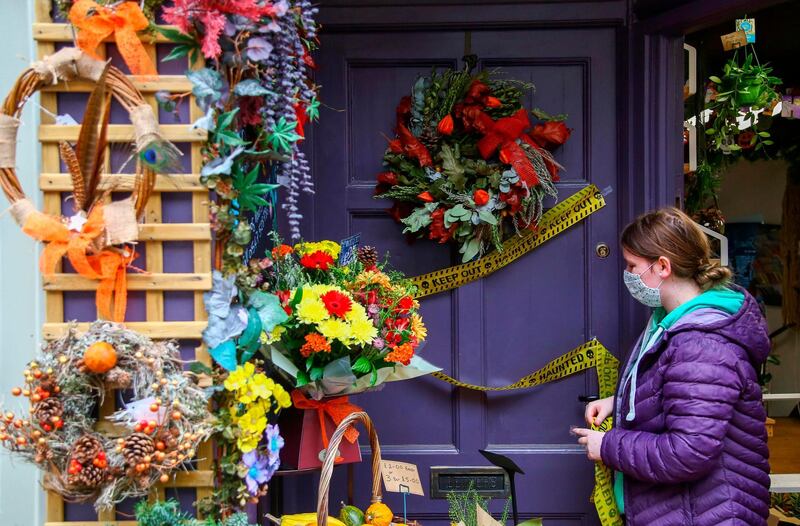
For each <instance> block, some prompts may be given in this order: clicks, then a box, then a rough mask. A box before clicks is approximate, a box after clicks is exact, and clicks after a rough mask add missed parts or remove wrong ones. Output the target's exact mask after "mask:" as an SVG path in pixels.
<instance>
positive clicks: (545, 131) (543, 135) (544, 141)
mask: <svg viewBox="0 0 800 526" xmlns="http://www.w3.org/2000/svg"><path fill="white" fill-rule="evenodd" d="M571 134H572V130H571V129H569V128H567V125H566V124H564V123H563V122H562V121H547V122H545V123H544V124H537V125H536V126H534V127H533V129H532V130H531V132H530V133H529V134H528V135H530V138H531V139H533V140H534V141H535V142H536V144H538V145H539V146H541V147H542V148H546V149H548V150H553V149H555V148H557V147H559V146H561V145H562V144H564V143H565V142H567V139H569V136H570V135H571Z"/></svg>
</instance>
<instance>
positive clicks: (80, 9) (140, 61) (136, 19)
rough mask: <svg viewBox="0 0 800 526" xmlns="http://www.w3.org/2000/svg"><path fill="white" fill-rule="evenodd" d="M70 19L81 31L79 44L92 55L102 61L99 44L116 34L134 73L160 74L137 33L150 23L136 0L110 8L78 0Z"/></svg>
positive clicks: (127, 62)
mask: <svg viewBox="0 0 800 526" xmlns="http://www.w3.org/2000/svg"><path fill="white" fill-rule="evenodd" d="M69 21H70V22H72V25H74V26H75V27H77V28H78V29H79V30H80V31H79V32H78V42H77V43H78V47H79V48H81V49H82V50H83V51H84V52H86V53H87V54H88V55H89V56H91V57H93V58H96V59H98V60H100V59H101V57H99V56H98V55H97V53H96V50H97V47H98V46H99V45H100V43H101V42H103V40H105V39H106V38H107V37H109V36H110V35H112V34H113V35H114V38H115V39H116V41H117V48H118V49H119V52H120V54H121V55H122V58H123V59H124V60H125V64H127V65H128V67H129V68H130V70H131V73H133V74H134V75H157V74H158V72H157V71H156V66H155V65H154V64H153V61H152V60H150V56H149V55H148V54H147V51H146V50H145V48H144V46H143V45H142V41H141V40H139V36H138V35H137V34H136V32H137V31H141V30H142V29H146V28H147V27H148V26H149V25H150V22H149V21H148V20H147V17H145V16H144V13H142V10H141V8H140V7H139V5H138V3H137V2H123V3H122V4H120V5H118V6H117V7H115V8H109V7H105V6H101V5H99V4H97V3H96V2H94V0H78V1H77V2H75V3H74V4H73V5H72V8H71V9H70V10H69Z"/></svg>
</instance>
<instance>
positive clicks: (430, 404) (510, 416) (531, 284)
mask: <svg viewBox="0 0 800 526" xmlns="http://www.w3.org/2000/svg"><path fill="white" fill-rule="evenodd" d="M471 38H472V51H473V52H474V53H476V54H478V56H479V57H480V59H481V63H480V67H482V68H485V69H495V68H499V69H501V70H502V71H504V72H506V73H507V74H508V75H509V76H510V77H513V78H518V79H522V80H528V81H531V82H533V83H534V84H535V85H536V88H537V90H536V93H535V94H532V95H530V96H529V99H528V100H527V101H526V107H528V108H531V109H532V108H534V107H540V108H542V109H544V110H546V111H549V112H553V113H568V114H569V120H568V124H569V126H570V127H571V128H574V132H573V135H572V138H571V140H570V142H569V143H568V144H567V145H566V146H565V147H564V148H563V149H562V150H561V151H560V152H559V153H558V154H557V158H558V160H559V161H560V162H562V163H563V164H564V165H565V166H566V167H567V172H565V173H564V174H563V178H562V182H561V183H560V184H559V192H560V195H561V196H562V197H567V196H568V195H570V194H572V193H573V192H575V191H577V190H578V189H580V188H582V187H583V186H584V185H586V184H587V183H589V182H591V183H594V184H596V185H597V186H599V187H601V188H605V187H607V186H615V185H616V180H617V156H618V145H617V135H618V131H617V128H618V127H617V120H616V100H617V95H616V89H617V86H616V75H615V73H616V49H615V46H616V38H617V37H616V33H615V30H613V29H606V28H585V29H558V30H513V31H501V30H497V31H474V32H473V33H472V37H471ZM463 53H464V33H463V32H459V31H419V32H406V33H402V32H400V33H388V34H378V33H346V32H342V33H334V34H329V35H326V36H325V38H324V41H323V45H322V50H321V52H320V53H319V63H320V64H322V65H323V67H322V68H321V69H320V71H319V74H318V78H317V80H318V82H319V83H320V84H322V85H323V86H324V90H325V91H324V93H325V103H326V104H327V106H329V108H330V109H326V110H324V111H323V115H322V119H321V122H320V124H319V125H318V126H317V127H316V128H315V132H314V139H313V159H312V162H313V165H312V166H314V170H315V180H316V184H317V193H316V195H315V197H314V203H313V218H314V219H313V223H314V225H313V226H314V229H313V235H314V237H316V238H331V239H341V238H343V237H346V236H347V235H350V234H353V233H357V232H361V234H362V242H363V243H366V244H372V245H375V246H377V247H379V249H380V250H381V251H382V252H385V251H388V252H389V253H390V254H391V258H392V263H393V265H394V266H396V267H397V268H399V269H400V270H403V271H404V272H406V273H407V274H409V275H416V274H420V273H423V272H428V271H431V270H436V269H439V268H442V267H445V266H448V265H451V264H455V263H458V261H459V258H458V257H457V256H458V254H456V253H455V252H454V251H453V250H452V249H451V248H450V247H447V246H440V245H435V244H433V243H430V242H426V241H422V242H417V243H415V244H413V245H410V246H409V245H408V244H406V242H405V240H404V238H403V236H402V235H401V234H400V228H399V226H398V225H396V224H394V222H393V221H392V220H391V219H390V218H389V217H388V216H387V215H386V214H385V212H384V209H385V208H387V207H388V204H387V203H386V202H383V201H376V200H374V199H373V198H372V193H373V188H374V177H375V174H376V173H377V172H379V171H380V170H381V158H382V154H383V150H384V149H385V147H386V140H385V139H384V137H383V136H382V133H385V134H387V135H388V134H391V130H392V127H393V124H394V122H393V121H394V114H395V112H394V108H395V105H396V104H397V102H398V101H399V99H400V97H401V96H403V95H405V94H407V93H408V92H409V90H410V87H411V85H412V83H413V81H414V79H415V78H416V76H417V75H418V74H420V73H427V72H429V71H430V69H431V68H432V67H433V66H442V67H448V66H456V67H461V65H462V63H461V60H460V59H461V56H462V55H463ZM335 110H336V111H335ZM341 110H343V111H341ZM615 195H616V194H614V193H612V194H611V195H610V196H609V197H608V198H607V200H608V206H607V208H605V209H604V210H603V211H601V212H599V213H597V214H595V215H594V216H592V217H591V219H590V220H588V221H587V222H584V223H581V224H579V225H577V226H575V227H573V228H571V229H570V230H568V231H567V232H565V233H563V234H561V235H560V236H559V237H557V238H556V239H555V240H553V241H550V242H548V243H547V244H545V245H543V246H542V247H540V248H539V249H537V250H536V251H534V252H533V253H531V254H528V255H526V256H525V257H524V258H522V259H521V260H519V261H518V262H516V263H514V264H513V265H511V266H509V267H507V268H505V269H503V270H502V271H500V272H497V273H495V274H493V275H492V276H490V277H488V278H486V279H484V280H482V281H480V282H476V283H472V284H469V285H466V286H464V287H461V288H460V289H458V290H455V291H452V292H449V293H443V294H439V295H437V296H433V297H430V298H426V299H424V300H423V302H422V312H423V315H424V317H425V320H426V322H427V324H428V326H429V334H430V337H429V341H428V342H427V345H426V346H425V348H424V349H423V350H422V353H423V355H424V356H425V357H426V358H427V359H429V360H431V361H432V362H434V363H436V364H438V365H440V366H442V367H443V368H444V369H445V371H446V372H448V373H449V374H451V375H453V376H456V377H458V378H459V379H462V380H464V381H467V382H472V383H480V384H488V385H503V384H507V383H511V382H513V381H515V380H517V379H518V378H519V377H521V376H523V375H525V374H527V373H528V372H530V371H532V370H533V369H535V368H538V367H541V366H542V365H544V364H545V363H546V362H548V361H549V360H551V359H553V358H554V357H556V356H558V355H560V354H562V353H564V352H566V351H568V350H570V349H572V348H573V347H575V346H577V345H579V344H580V343H583V342H584V341H585V340H587V339H588V338H590V337H592V336H597V337H598V338H600V339H601V340H602V341H603V342H604V343H605V344H606V345H607V346H608V347H609V348H611V349H612V350H614V351H616V348H617V344H618V339H619V334H618V332H619V331H618V324H617V322H616V320H617V307H618V299H619V296H618V291H619V287H618V278H619V276H618V274H619V260H618V256H617V254H612V257H609V258H608V259H600V258H598V257H596V256H595V255H594V247H595V245H596V244H597V243H598V242H601V241H605V242H607V243H609V245H610V246H612V248H613V249H614V250H615V251H616V249H615V248H614V247H615V246H616V245H615V240H616V237H617V229H618V225H617V223H616V218H617V214H616V211H615V208H616V204H615ZM595 391H596V380H595V378H594V373H587V374H584V375H577V376H574V377H571V378H568V379H565V380H563V381H561V382H558V383H553V384H549V385H546V386H543V387H540V388H537V389H533V390H527V391H517V392H512V393H491V394H482V393H477V392H469V391H461V390H455V389H452V388H451V387H450V386H448V385H447V384H444V383H442V382H440V381H438V380H435V379H433V378H423V379H419V380H415V381H409V382H401V383H398V384H392V385H388V386H386V388H385V389H384V390H383V391H381V392H378V393H370V394H365V395H361V396H358V397H356V398H355V399H354V402H356V403H358V404H359V405H362V406H363V407H364V408H365V409H366V410H367V411H368V412H369V414H370V415H371V416H372V418H373V419H374V420H375V423H376V426H377V429H378V432H379V436H380V438H381V444H382V447H383V451H384V456H385V457H387V458H392V459H397V460H404V461H408V462H413V463H415V464H417V465H419V467H420V474H421V476H422V478H423V481H424V482H425V486H426V487H427V480H428V477H429V468H430V466H432V465H472V466H480V465H486V462H485V460H483V458H482V457H481V456H480V455H479V454H478V449H483V448H489V449H492V450H494V451H498V452H503V453H505V454H508V455H510V456H512V457H513V458H514V459H515V461H516V462H517V463H518V464H519V465H520V466H521V467H522V468H523V469H524V470H525V472H526V474H525V475H524V476H522V477H521V478H519V479H518V480H519V482H518V492H519V509H520V513H521V515H522V516H523V517H532V516H544V517H546V519H547V523H548V524H595V523H596V519H595V518H594V511H593V507H592V505H591V504H589V502H588V497H589V494H590V492H591V488H592V485H593V477H592V473H593V468H592V465H591V463H590V462H588V461H587V460H586V458H585V455H584V454H583V452H582V451H581V450H579V449H578V448H577V447H576V446H575V445H574V440H573V439H572V437H571V436H570V435H569V433H568V430H569V426H570V425H571V424H580V423H581V421H582V412H583V405H582V404H580V403H579V402H578V400H577V398H578V396H579V395H582V394H593V393H594V392H595ZM338 471H339V473H337V480H342V477H343V473H344V470H343V469H340V470H338ZM286 483H287V485H286V500H285V505H286V510H287V511H288V512H293V511H300V510H308V509H310V508H312V507H313V504H312V501H313V497H314V493H315V486H312V485H311V484H312V483H311V481H310V480H309V479H308V478H304V479H294V480H292V479H289V480H287V481H286ZM368 483H369V466H368V463H367V462H365V463H363V464H362V465H359V466H357V467H356V499H357V502H356V504H359V505H366V504H367V502H366V499H367V497H368ZM337 486H338V487H339V488H341V487H343V485H337V484H334V488H336V487H337ZM341 499H342V494H341V492H339V493H336V492H335V493H334V495H332V497H331V502H334V503H338V502H339V500H341ZM387 501H388V503H389V504H390V506H393V509H395V510H398V509H402V505H401V500H400V499H399V497H398V496H397V495H389V496H388V497H387ZM495 504H496V508H498V509H499V504H500V503H499V502H498V503H495ZM493 508H494V507H493ZM410 510H411V511H412V516H413V517H414V518H417V519H419V520H421V521H423V522H424V523H426V525H427V524H428V523H432V524H433V523H436V524H446V523H447V522H449V520H448V518H447V504H446V501H443V500H429V499H421V498H413V497H412V498H411V501H410Z"/></svg>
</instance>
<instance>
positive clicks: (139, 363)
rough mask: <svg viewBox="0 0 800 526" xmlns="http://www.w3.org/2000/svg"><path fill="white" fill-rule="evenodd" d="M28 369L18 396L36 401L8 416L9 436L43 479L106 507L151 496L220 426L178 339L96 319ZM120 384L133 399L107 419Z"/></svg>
mask: <svg viewBox="0 0 800 526" xmlns="http://www.w3.org/2000/svg"><path fill="white" fill-rule="evenodd" d="M23 375H24V377H25V383H24V385H23V386H22V387H16V388H14V389H13V391H12V394H14V395H15V396H24V397H27V398H28V399H29V402H30V407H29V409H28V410H27V411H24V413H23V414H21V415H15V414H14V413H13V412H10V411H9V412H5V413H3V414H2V417H1V418H0V444H2V445H3V446H5V447H6V448H7V449H9V450H11V451H12V452H13V453H15V454H16V455H17V456H19V457H21V458H22V459H24V460H26V461H28V462H32V463H34V464H35V465H37V466H38V467H40V468H41V469H42V470H43V471H44V472H45V476H44V479H43V485H44V487H45V488H46V489H48V490H51V491H55V492H57V493H58V494H60V495H62V496H63V497H64V498H65V499H66V500H69V501H94V503H95V508H97V509H102V508H108V507H110V506H112V505H114V504H116V503H118V502H120V501H122V500H124V499H126V498H129V497H135V496H141V495H145V494H146V493H147V491H148V490H149V488H150V487H151V486H152V485H153V484H155V483H156V482H159V481H160V482H168V481H169V478H170V476H171V475H172V474H173V473H174V472H175V471H176V470H179V469H181V468H184V469H185V468H186V466H187V462H188V461H189V460H190V459H192V458H193V457H194V456H195V452H196V449H197V447H198V446H199V444H200V443H201V442H202V441H203V440H205V439H206V438H207V437H208V436H209V435H210V433H211V420H210V419H211V416H210V414H209V411H208V404H207V397H206V395H205V392H204V390H203V389H202V388H201V387H199V386H198V385H197V384H196V382H195V379H194V378H192V377H191V376H190V375H189V374H186V373H184V372H183V371H182V369H181V360H180V354H179V352H178V349H177V347H176V345H175V344H174V343H170V342H154V341H152V340H150V339H149V338H147V337H145V336H142V335H141V334H138V333H136V332H134V331H130V330H127V329H125V328H124V327H122V326H121V325H119V324H116V323H112V322H104V321H97V322H95V323H94V324H92V326H91V327H90V328H89V330H88V331H87V332H86V333H85V334H83V335H78V333H77V331H76V330H75V328H74V327H72V328H71V329H70V330H69V332H68V333H67V334H66V336H64V337H63V338H61V339H60V340H57V341H52V342H50V343H48V344H46V345H45V346H44V347H43V349H42V351H41V352H40V353H39V355H38V356H37V357H36V359H35V360H34V361H32V362H30V363H29V364H28V367H27V368H26V369H25V371H24V373H23ZM114 389H118V390H120V391H117V393H118V394H117V396H119V397H120V398H123V397H124V399H119V400H117V406H118V407H119V409H117V411H116V412H114V413H113V414H112V415H111V416H108V417H106V420H107V421H105V422H100V421H98V419H97V417H96V416H95V415H96V410H97V409H98V408H99V407H100V405H102V404H103V402H104V399H105V397H106V396H114V391H113V390H114ZM122 390H124V391H122ZM126 399H127V400H129V401H126ZM25 413H27V414H25Z"/></svg>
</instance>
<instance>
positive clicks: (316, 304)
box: [295, 289, 330, 325]
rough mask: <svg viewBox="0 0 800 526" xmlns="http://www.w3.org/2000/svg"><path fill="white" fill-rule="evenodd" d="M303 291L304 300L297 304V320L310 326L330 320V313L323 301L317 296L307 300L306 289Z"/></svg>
mask: <svg viewBox="0 0 800 526" xmlns="http://www.w3.org/2000/svg"><path fill="white" fill-rule="evenodd" d="M303 290H304V292H303V299H302V300H300V303H298V304H297V310H296V311H295V313H296V315H297V319H299V320H300V321H301V322H303V323H307V324H310V325H311V324H315V323H320V322H321V321H323V320H326V319H328V318H329V317H330V313H328V309H326V308H325V304H324V303H323V302H322V300H321V299H319V298H318V297H315V296H311V297H309V298H308V299H306V296H305V289H303Z"/></svg>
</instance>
